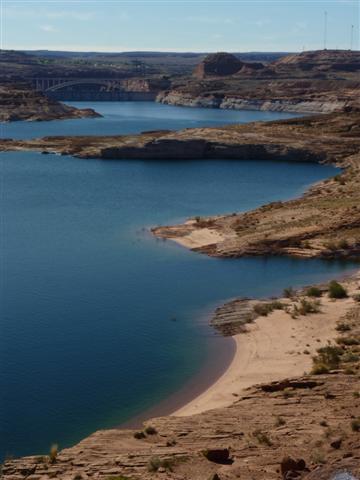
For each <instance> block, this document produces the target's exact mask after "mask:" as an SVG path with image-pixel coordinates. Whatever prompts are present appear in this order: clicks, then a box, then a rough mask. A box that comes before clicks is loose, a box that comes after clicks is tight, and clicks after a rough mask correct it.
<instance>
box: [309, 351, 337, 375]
mask: <svg viewBox="0 0 360 480" xmlns="http://www.w3.org/2000/svg"><path fill="white" fill-rule="evenodd" d="M317 352H318V355H316V356H315V357H313V368H312V370H311V373H312V374H314V375H321V374H324V373H328V372H329V371H330V370H335V369H337V368H339V365H340V360H341V355H342V354H343V349H342V348H341V347H338V346H333V345H327V346H326V347H321V348H319V349H318V350H317Z"/></svg>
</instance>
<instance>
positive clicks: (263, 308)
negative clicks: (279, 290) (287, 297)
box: [254, 300, 285, 317]
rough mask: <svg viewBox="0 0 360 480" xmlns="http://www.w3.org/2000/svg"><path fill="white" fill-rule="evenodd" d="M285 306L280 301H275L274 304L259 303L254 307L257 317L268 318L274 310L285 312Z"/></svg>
mask: <svg viewBox="0 0 360 480" xmlns="http://www.w3.org/2000/svg"><path fill="white" fill-rule="evenodd" d="M284 308H285V305H284V304H283V303H281V302H279V301H278V300H274V301H273V302H268V303H257V304H256V305H254V312H255V313H256V314H257V315H260V316H264V317H266V316H267V315H269V313H271V312H273V311H274V310H283V309H284Z"/></svg>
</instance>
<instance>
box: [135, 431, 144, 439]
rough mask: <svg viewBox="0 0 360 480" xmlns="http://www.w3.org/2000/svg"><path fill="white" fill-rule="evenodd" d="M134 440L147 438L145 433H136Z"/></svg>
mask: <svg viewBox="0 0 360 480" xmlns="http://www.w3.org/2000/svg"><path fill="white" fill-rule="evenodd" d="M134 438H136V439H137V440H140V439H142V438H145V433H144V432H135V433H134Z"/></svg>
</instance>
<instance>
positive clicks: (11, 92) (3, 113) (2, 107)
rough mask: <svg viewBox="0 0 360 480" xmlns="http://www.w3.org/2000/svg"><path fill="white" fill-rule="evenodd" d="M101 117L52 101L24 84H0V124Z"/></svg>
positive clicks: (92, 112)
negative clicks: (20, 121)
mask: <svg viewBox="0 0 360 480" xmlns="http://www.w3.org/2000/svg"><path fill="white" fill-rule="evenodd" d="M85 117H101V115H100V114H99V113H97V112H95V110H93V109H92V108H84V109H79V108H75V107H71V106H70V105H65V104H63V103H60V102H58V101H56V100H52V99H51V98H49V97H47V96H46V95H44V94H43V93H41V92H37V91H35V90H33V89H31V88H30V87H29V86H28V85H27V84H26V83H24V82H14V81H13V82H10V81H7V82H4V81H1V82H0V122H14V121H19V120H27V121H42V120H65V119H72V118H85Z"/></svg>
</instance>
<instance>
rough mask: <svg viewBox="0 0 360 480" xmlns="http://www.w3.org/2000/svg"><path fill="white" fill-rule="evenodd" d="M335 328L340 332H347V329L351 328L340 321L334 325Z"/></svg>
mask: <svg viewBox="0 0 360 480" xmlns="http://www.w3.org/2000/svg"><path fill="white" fill-rule="evenodd" d="M336 330H337V331H338V332H342V333H343V332H348V331H349V330H351V327H350V325H348V324H347V323H343V322H341V323H339V324H338V325H337V326H336Z"/></svg>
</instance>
